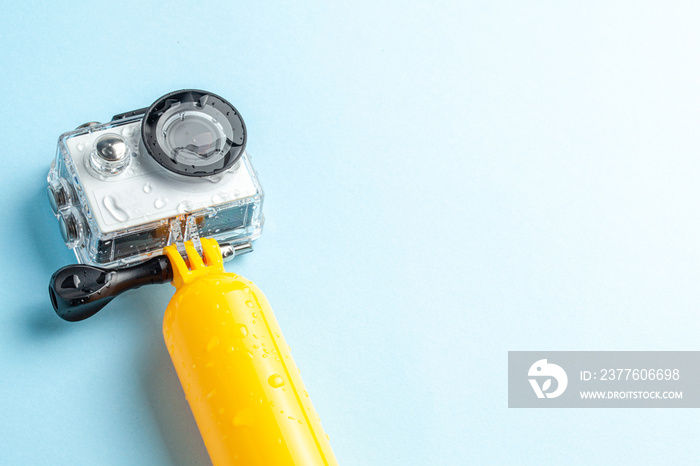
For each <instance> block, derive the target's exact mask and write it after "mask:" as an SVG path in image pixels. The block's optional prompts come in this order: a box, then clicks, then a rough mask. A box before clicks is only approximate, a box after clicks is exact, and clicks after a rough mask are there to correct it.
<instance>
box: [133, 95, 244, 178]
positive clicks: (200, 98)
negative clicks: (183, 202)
mask: <svg viewBox="0 0 700 466" xmlns="http://www.w3.org/2000/svg"><path fill="white" fill-rule="evenodd" d="M178 102H180V103H182V102H192V103H200V104H202V105H205V106H212V107H213V108H216V109H217V110H218V112H220V113H221V114H222V115H224V116H225V117H226V119H227V120H228V122H229V124H230V125H231V128H232V129H233V136H232V137H231V148H230V149H229V150H228V152H227V153H226V154H225V155H224V157H223V158H222V159H218V160H217V161H216V162H214V163H211V164H209V165H203V166H197V167H195V166H192V165H187V164H183V163H179V162H177V161H176V160H173V159H171V158H170V156H169V155H168V154H167V153H166V151H165V150H164V149H163V147H161V145H160V143H159V142H158V138H157V134H156V127H157V125H158V120H159V119H160V117H161V116H163V114H164V113H165V112H166V111H167V110H168V109H169V108H170V107H171V105H172V104H173V103H178ZM141 139H142V140H143V144H144V145H145V146H146V150H147V151H148V154H149V155H150V156H151V157H152V158H153V160H155V161H156V162H158V164H159V165H161V166H162V167H164V168H166V169H167V170H169V171H171V172H173V173H177V174H179V175H185V176H193V177H202V176H211V175H216V174H217V173H221V172H223V171H226V170H228V169H229V168H231V167H232V166H233V165H234V164H235V163H236V162H238V159H240V158H241V156H242V155H243V151H244V150H245V145H246V142H247V132H246V127H245V123H244V122H243V118H242V117H241V115H240V113H238V110H236V109H235V107H234V106H233V105H231V104H230V103H229V102H228V101H226V100H225V99H223V98H222V97H219V96H218V95H216V94H212V93H211V92H206V91H200V90H197V89H183V90H180V91H174V92H171V93H169V94H166V95H164V96H163V97H161V98H160V99H158V100H156V101H155V102H154V103H153V105H151V106H150V107H149V108H148V110H147V111H146V114H145V115H144V117H143V120H142V124H141Z"/></svg>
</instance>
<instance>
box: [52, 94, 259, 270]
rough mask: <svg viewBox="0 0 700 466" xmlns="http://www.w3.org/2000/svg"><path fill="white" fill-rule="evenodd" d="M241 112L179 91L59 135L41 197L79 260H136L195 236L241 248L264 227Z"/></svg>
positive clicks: (111, 263) (210, 97)
mask: <svg viewBox="0 0 700 466" xmlns="http://www.w3.org/2000/svg"><path fill="white" fill-rule="evenodd" d="M246 138H247V135H246V127H245V123H244V122H243V118H242V117H241V115H240V113H239V112H238V111H237V110H236V109H235V108H234V107H233V105H231V104H230V103H229V102H227V101H226V100H224V99H223V98H221V97H219V96H218V95H216V94H212V93H210V92H205V91H200V90H181V91H176V92H171V93H169V94H167V95H164V96H163V97H161V98H160V99H158V100H157V101H156V102H155V103H153V104H152V105H151V106H150V107H148V108H143V109H140V110H135V111H131V112H127V113H122V114H119V115H116V116H115V117H114V118H112V120H111V121H110V122H109V123H86V124H85V125H82V126H80V127H78V128H77V129H76V130H75V131H70V132H67V133H64V134H62V135H61V136H60V137H59V139H58V150H57V153H56V158H55V159H54V161H53V162H52V164H51V169H50V171H49V175H48V196H49V202H50V204H51V208H52V210H53V212H54V214H55V215H56V217H57V219H58V222H59V228H60V230H61V235H62V236H63V240H64V241H65V243H66V245H67V246H68V247H69V248H71V249H73V250H74V251H75V255H76V257H77V259H78V262H80V263H81V264H90V265H96V266H101V267H107V268H116V267H122V266H125V265H129V264H134V263H139V262H142V261H144V260H146V259H148V258H150V257H153V256H158V255H161V254H162V253H163V248H164V247H165V246H167V245H169V244H174V243H176V244H182V243H183V242H184V241H187V240H191V239H196V238H198V237H199V236H202V237H208V238H213V239H215V240H216V241H217V242H218V243H219V244H222V245H230V246H232V247H240V248H241V249H244V248H245V247H246V245H249V244H250V243H251V242H252V241H253V240H255V239H256V238H258V237H259V236H260V234H261V232H262V226H263V222H264V217H263V214H262V204H263V196H264V195H263V189H262V187H261V186H260V182H259V181H258V177H257V175H256V173H255V170H254V168H253V165H252V164H251V158H250V156H249V155H248V153H247V152H246V150H245V148H246Z"/></svg>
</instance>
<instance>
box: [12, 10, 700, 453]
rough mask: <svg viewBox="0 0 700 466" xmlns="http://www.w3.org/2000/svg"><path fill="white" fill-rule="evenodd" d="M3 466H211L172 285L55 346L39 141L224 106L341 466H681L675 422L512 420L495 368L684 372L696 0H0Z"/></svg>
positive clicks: (699, 264) (661, 415)
mask: <svg viewBox="0 0 700 466" xmlns="http://www.w3.org/2000/svg"><path fill="white" fill-rule="evenodd" d="M0 23H1V27H0V86H1V87H0V89H1V90H2V96H3V99H2V100H3V101H2V105H0V129H1V133H0V134H2V136H0V140H1V141H2V147H1V149H0V157H1V160H2V170H3V172H2V173H3V175H2V183H0V190H1V191H0V194H1V196H0V198H1V199H2V204H1V208H2V211H1V212H2V214H3V228H2V233H0V235H2V237H1V238H0V248H2V249H1V251H0V257H1V258H2V265H1V267H0V292H1V293H2V294H1V296H0V303H1V304H0V463H2V464H177V465H190V464H207V462H208V458H207V455H206V451H205V449H204V446H203V443H202V441H201V439H200V437H199V434H198V432H197V429H196V425H195V423H194V420H193V417H192V415H191V413H190V412H189V409H188V406H187V404H186V402H185V399H184V396H183V393H182V390H181V388H180V386H179V383H178V380H177V377H176V375H175V372H174V370H173V368H172V366H171V362H170V360H169V357H168V354H167V352H166V350H165V347H164V345H163V342H162V336H161V330H160V325H161V318H162V314H163V312H164V310H165V306H166V303H167V302H168V299H169V297H170V296H171V295H172V292H173V289H172V287H170V286H169V285H162V286H159V287H151V288H146V289H140V290H137V291H134V292H130V293H128V294H127V295H124V296H122V297H120V298H119V299H118V300H117V301H115V302H114V303H112V304H111V305H110V306H109V307H108V308H106V309H105V310H104V311H103V312H101V313H100V314H98V315H97V316H96V317H94V318H92V319H90V320H87V321H85V322H82V323H76V324H70V323H65V322H62V321H61V320H59V319H58V318H57V317H56V316H55V314H54V313H53V311H52V310H51V307H50V305H49V300H48V296H47V293H46V286H47V282H48V278H49V276H50V275H51V273H52V272H53V271H55V270H56V269H57V268H59V267H61V266H63V265H65V264H68V263H72V262H73V261H74V257H73V255H72V253H71V252H70V251H69V250H68V249H67V248H65V246H64V245H63V243H62V242H61V239H60V235H59V233H58V228H57V225H56V221H55V219H54V218H53V216H52V214H51V212H50V210H49V207H48V204H47V202H46V198H45V194H44V193H45V191H44V190H45V184H46V182H45V176H46V172H47V170H48V167H49V164H50V162H51V159H52V157H53V156H54V153H55V146H56V139H57V137H58V135H59V134H60V133H62V132H64V131H66V130H70V129H72V128H74V127H76V126H77V125H79V124H81V123H84V122H85V121H91V120H101V121H105V120H107V119H109V118H110V117H111V115H113V114H115V113H118V112H122V111H128V110H132V109H135V108H140V107H143V106H146V105H148V104H150V103H151V102H152V101H154V100H155V99H156V98H158V97H159V96H161V95H162V94H165V93H166V92H169V91H171V90H175V89H179V88H187V87H194V88H202V89H207V90H210V91H213V92H216V93H218V94H220V95H222V96H224V97H226V98H227V99H228V100H230V101H231V102H233V103H234V105H235V106H236V107H237V108H238V109H239V110H240V111H241V113H242V114H243V116H244V118H245V121H246V123H247V126H248V130H249V143H248V149H249V151H250V152H251V153H252V154H253V155H254V163H255V166H256V168H257V170H258V172H259V174H260V177H261V180H262V182H263V185H264V187H265V189H266V195H267V197H266V203H265V212H266V217H267V223H266V226H265V231H264V234H263V236H262V238H261V239H260V240H259V241H258V242H257V243H256V251H255V252H254V253H253V254H250V255H247V256H244V257H242V258H239V259H237V260H236V261H234V262H232V263H229V264H228V266H227V267H228V269H229V270H232V271H236V272H238V273H240V274H242V275H244V276H247V277H248V278H250V279H252V280H253V281H255V282H256V283H257V284H258V285H259V286H260V287H261V288H262V289H263V290H265V292H266V294H267V296H268V298H269V300H270V301H271V303H272V304H273V307H274V308H275V311H276V314H277V317H278V320H279V322H280V325H281V326H282V328H283V329H284V332H285V335H286V338H287V340H288V342H289V343H290V345H291V346H292V349H293V351H294V354H295V358H296V361H297V363H298V365H299V366H300V367H301V369H302V373H303V376H304V380H305V383H306V385H307V387H308V389H309V391H310V393H311V395H312V399H313V400H314V403H315V406H316V408H317V410H318V412H319V413H320V415H321V418H322V420H323V423H324V426H325V428H326V430H327V432H328V434H329V435H330V438H331V443H332V445H333V447H334V451H335V453H336V455H337V457H338V460H339V461H340V463H341V464H343V465H355V464H357V465H365V464H376V465H390V464H396V465H406V464H435V465H448V464H466V463H470V462H475V463H484V464H485V463H492V464H504V463H533V464H538V465H541V464H555V463H612V462H615V463H645V462H651V463H660V462H663V463H669V462H675V463H694V462H697V458H698V456H699V455H700V443H699V442H698V441H697V435H698V429H699V428H700V416H698V412H697V411H696V410H672V409H669V410H651V409H650V410H641V409H637V410H635V409H631V410H613V409H610V410H515V409H508V408H507V351H509V350H696V349H698V324H699V323H700V319H699V318H698V310H699V309H700V289H699V288H698V283H700V247H698V242H699V241H700V211H699V209H698V203H699V200H700V183H698V173H700V162H699V160H700V159H699V157H698V155H699V154H700V131H699V128H700V110H699V109H700V85H699V84H698V83H700V69H699V68H698V66H697V61H698V60H697V54H698V50H700V29H698V24H699V23H700V10H699V9H698V6H697V4H694V3H693V2H686V3H682V2H673V4H671V3H670V2H657V3H656V4H654V3H652V2H644V3H642V2H615V3H613V2H607V1H606V2H586V3H585V4H584V3H583V2H582V3H580V4H578V5H575V4H573V3H572V2H566V5H564V4H563V2H555V1H550V2H536V3H535V2H515V1H514V2H491V3H488V4H487V3H486V2H484V3H482V4H474V3H470V2H456V1H455V2H430V3H427V2H426V3H419V2H398V1H397V2H384V1H353V2H317V3H315V4H314V3H311V2H294V3H288V4H281V3H276V2H275V3H273V2H266V4H265V5H256V6H247V5H244V4H237V3H233V2H198V3H196V4H195V3H194V2H192V3H189V2H177V1H170V2H166V3H164V4H163V5H160V6H149V5H146V4H145V2H135V1H120V2H113V3H112V4H111V5H102V4H100V3H99V2H84V3H83V2H72V3H68V2H43V3H42V2H32V1H25V2H16V3H15V4H10V3H9V2H7V3H5V4H4V5H3V8H2V13H1V15H0Z"/></svg>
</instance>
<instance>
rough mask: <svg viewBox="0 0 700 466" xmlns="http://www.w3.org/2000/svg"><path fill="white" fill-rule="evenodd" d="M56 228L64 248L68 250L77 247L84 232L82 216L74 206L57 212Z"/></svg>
mask: <svg viewBox="0 0 700 466" xmlns="http://www.w3.org/2000/svg"><path fill="white" fill-rule="evenodd" d="M58 228H59V229H60V230H61V236H62V237H63V241H64V242H65V243H66V246H68V247H69V248H74V247H76V246H78V245H79V244H80V243H81V241H82V238H83V233H84V231H85V224H84V222H83V214H82V213H80V211H79V210H78V209H77V208H76V207H75V206H71V207H69V208H68V209H63V210H61V211H59V215H58Z"/></svg>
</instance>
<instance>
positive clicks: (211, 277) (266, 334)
mask: <svg viewBox="0 0 700 466" xmlns="http://www.w3.org/2000/svg"><path fill="white" fill-rule="evenodd" d="M201 241H202V248H203V250H204V259H205V262H206V264H205V263H204V262H202V260H201V258H200V257H199V255H198V254H197V252H196V250H195V249H194V247H193V246H192V245H191V243H190V244H187V247H186V248H187V255H188V258H189V262H190V266H191V267H192V270H189V269H188V268H187V265H186V263H185V261H184V260H183V259H182V256H180V254H179V253H178V252H177V249H176V248H175V247H174V246H168V247H167V248H166V249H165V252H166V255H167V256H168V258H169V259H170V260H171V263H172V264H173V269H174V279H173V284H174V285H175V286H176V288H177V291H176V293H175V295H174V296H173V298H172V300H171V301H170V304H169V305H168V308H167V310H166V312H165V318H164V320H163V336H164V337H165V343H166V345H167V348H168V352H169V353H170V357H171V358H172V361H173V365H174V366H175V369H176V371H177V374H178V377H179V379H180V382H181V383H182V387H183V389H184V391H185V396H186V397H187V400H188V401H189V404H190V408H191V409H192V413H193V414H194V417H195V420H196V421H197V425H198V427H199V430H200V433H201V435H202V438H203V439H204V443H205V445H206V447H207V451H208V452H209V456H210V458H211V460H212V462H213V463H214V464H215V465H228V464H244V465H335V464H337V461H336V459H335V456H334V454H333V451H332V449H331V446H330V443H329V441H328V437H327V436H326V434H325V432H324V431H323V428H322V426H321V423H320V419H319V417H318V415H317V414H316V411H315V410H314V407H313V405H312V403H311V400H310V398H309V394H308V393H307V391H306V388H305V387H304V383H303V381H302V380H301V376H300V374H299V369H297V366H296V364H295V363H294V360H293V359H292V355H291V351H290V349H289V346H287V343H286V342H285V340H284V337H283V336H282V332H281V330H280V328H279V324H278V323H277V319H276V318H275V316H274V314H273V312H272V309H271V307H270V304H269V303H268V301H267V299H266V298H265V296H264V295H263V293H262V292H261V291H260V289H259V288H258V287H257V286H255V285H254V284H253V283H252V282H251V281H250V280H247V279H245V278H243V277H240V276H238V275H235V274H232V273H227V272H225V271H224V268H223V262H222V261H221V253H220V251H219V249H218V245H217V244H216V242H215V241H214V240H207V239H202V240H201ZM193 255H194V256H196V257H197V258H196V259H194V260H192V257H193Z"/></svg>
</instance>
